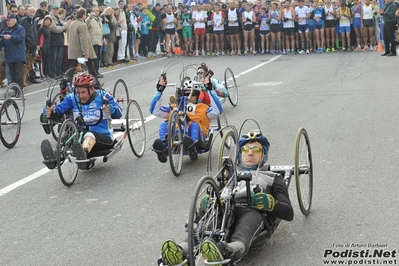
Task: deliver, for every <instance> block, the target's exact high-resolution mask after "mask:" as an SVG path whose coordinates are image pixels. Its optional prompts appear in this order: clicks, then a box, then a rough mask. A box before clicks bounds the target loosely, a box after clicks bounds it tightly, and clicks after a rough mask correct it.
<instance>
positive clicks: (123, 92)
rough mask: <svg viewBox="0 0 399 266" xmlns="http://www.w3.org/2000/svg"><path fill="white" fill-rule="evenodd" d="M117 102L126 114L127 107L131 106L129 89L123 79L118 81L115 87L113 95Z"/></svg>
mask: <svg viewBox="0 0 399 266" xmlns="http://www.w3.org/2000/svg"><path fill="white" fill-rule="evenodd" d="M112 96H114V99H115V101H116V102H117V103H118V104H119V106H120V107H121V108H122V111H123V112H125V110H127V106H128V104H129V99H130V98H129V89H128V88H127V85H126V83H125V81H124V80H123V79H118V80H117V81H116V83H115V86H114V91H113V95H112Z"/></svg>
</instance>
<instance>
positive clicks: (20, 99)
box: [6, 82, 25, 120]
mask: <svg viewBox="0 0 399 266" xmlns="http://www.w3.org/2000/svg"><path fill="white" fill-rule="evenodd" d="M6 99H13V100H14V101H15V102H16V103H17V104H18V106H19V107H20V108H19V111H20V116H21V120H22V118H23V117H24V114H25V96H24V92H23V91H22V89H21V87H20V86H19V85H18V84H17V83H15V82H13V83H11V84H10V85H8V87H7V90H6Z"/></svg>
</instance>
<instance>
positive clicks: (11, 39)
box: [0, 13, 26, 89]
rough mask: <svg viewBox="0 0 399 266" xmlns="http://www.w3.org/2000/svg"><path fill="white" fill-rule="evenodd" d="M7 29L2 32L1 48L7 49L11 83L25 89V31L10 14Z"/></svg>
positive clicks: (6, 55) (6, 54)
mask: <svg viewBox="0 0 399 266" xmlns="http://www.w3.org/2000/svg"><path fill="white" fill-rule="evenodd" d="M5 21H6V23H7V28H6V29H5V30H3V31H2V32H1V34H2V38H0V47H4V49H5V57H6V63H7V64H8V67H9V69H10V75H11V81H12V82H16V83H17V84H19V86H20V87H21V89H23V87H24V79H23V75H24V74H23V73H24V64H25V60H26V58H25V29H24V27H22V26H21V25H18V24H17V18H16V15H14V14H13V13H9V14H8V15H7V18H6V19H5Z"/></svg>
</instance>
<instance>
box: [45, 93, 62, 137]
mask: <svg viewBox="0 0 399 266" xmlns="http://www.w3.org/2000/svg"><path fill="white" fill-rule="evenodd" d="M64 98H65V96H64V94H62V93H60V92H59V93H57V94H56V95H55V96H54V98H53V100H52V101H51V106H56V105H58V104H60V103H61V102H62V101H63V100H64ZM64 121H65V116H62V117H61V121H60V122H58V121H54V120H52V119H49V122H50V129H51V134H52V135H53V138H54V139H55V140H58V135H59V133H60V129H61V126H62V123H63V122H64Z"/></svg>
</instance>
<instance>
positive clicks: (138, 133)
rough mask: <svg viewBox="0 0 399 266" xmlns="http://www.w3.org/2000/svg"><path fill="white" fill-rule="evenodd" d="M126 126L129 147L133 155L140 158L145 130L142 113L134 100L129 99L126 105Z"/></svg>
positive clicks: (143, 147) (144, 142)
mask: <svg viewBox="0 0 399 266" xmlns="http://www.w3.org/2000/svg"><path fill="white" fill-rule="evenodd" d="M126 126H127V129H126V130H127V132H128V135H127V136H128V138H129V144H130V148H131V149H132V151H133V153H134V155H136V156H137V157H139V158H140V157H141V156H143V154H144V150H145V144H146V132H145V123H144V117H143V113H142V112H141V108H140V106H139V104H138V103H137V102H136V101H135V100H131V101H130V102H129V105H128V107H127V112H126Z"/></svg>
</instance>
